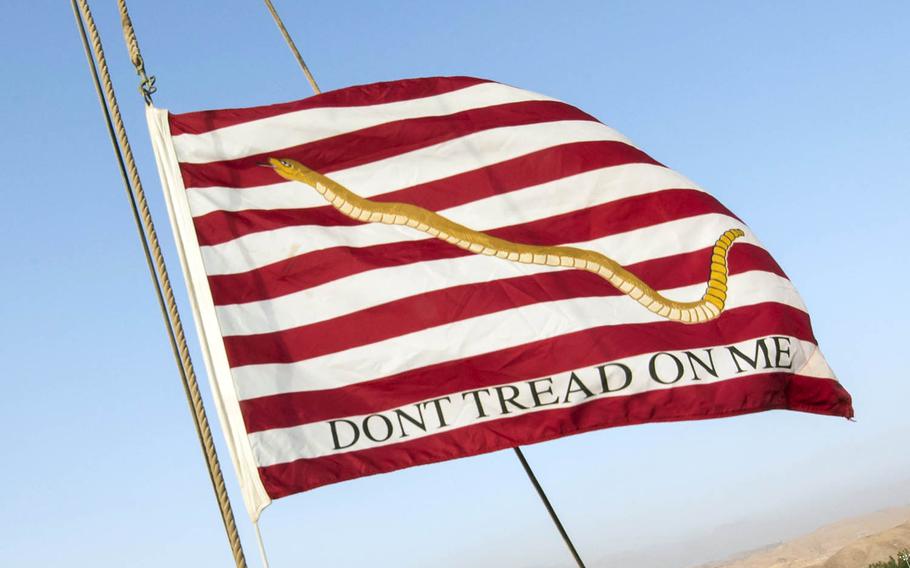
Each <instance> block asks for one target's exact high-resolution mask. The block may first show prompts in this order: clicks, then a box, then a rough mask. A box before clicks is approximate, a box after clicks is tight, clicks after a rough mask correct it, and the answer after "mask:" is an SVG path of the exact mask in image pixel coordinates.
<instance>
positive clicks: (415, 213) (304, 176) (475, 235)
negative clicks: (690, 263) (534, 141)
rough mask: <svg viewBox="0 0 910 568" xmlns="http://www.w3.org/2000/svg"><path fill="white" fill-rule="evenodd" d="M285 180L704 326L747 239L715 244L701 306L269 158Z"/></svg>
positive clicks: (585, 260)
mask: <svg viewBox="0 0 910 568" xmlns="http://www.w3.org/2000/svg"><path fill="white" fill-rule="evenodd" d="M269 164H270V165H271V166H272V167H273V168H274V169H275V171H276V172H277V173H278V175H280V176H281V177H283V178H285V179H287V180H289V181H299V182H303V183H305V184H306V185H308V186H310V187H312V188H313V189H315V190H316V191H318V192H319V194H320V195H322V197H323V198H325V200H326V201H328V202H329V203H330V204H331V205H332V206H333V207H334V208H335V209H337V210H338V211H340V212H341V213H343V214H344V215H346V216H348V217H350V218H351V219H354V220H356V221H363V222H367V223H383V224H386V225H407V226H408V227H413V228H414V229H417V230H418V231H422V232H424V233H427V234H428V235H431V236H433V237H436V238H437V239H441V240H443V241H445V242H447V243H451V244H453V245H455V246H457V247H459V248H462V249H465V250H467V251H470V252H473V253H476V254H484V255H488V256H496V257H499V258H503V259H507V260H511V261H515V262H521V263H525V264H538V265H546V266H562V267H567V268H577V269H580V270H587V271H588V272H593V273H594V274H597V275H598V276H600V277H601V278H603V279H604V280H606V281H607V282H609V283H610V284H612V285H613V286H614V287H615V288H616V289H617V290H619V291H620V292H622V293H623V294H626V295H627V296H629V297H630V298H632V299H633V300H635V301H637V302H638V303H639V304H641V305H642V306H644V307H646V308H648V309H649V310H651V311H652V312H654V313H655V314H657V315H659V316H661V317H665V318H667V319H669V320H672V321H678V322H683V323H701V322H706V321H710V320H712V319H714V318H716V317H717V316H719V315H720V313H721V312H722V311H723V310H724V302H726V299H727V252H728V251H729V250H730V247H731V246H732V245H733V241H735V240H736V239H737V238H739V237H742V236H744V234H745V233H743V231H742V230H740V229H730V230H728V231H725V232H724V233H723V234H722V235H721V236H720V238H718V239H717V241H716V242H715V243H714V250H713V251H712V255H711V268H710V276H709V280H708V284H707V289H706V290H705V293H704V295H703V296H702V297H701V299H700V300H698V301H696V302H676V301H674V300H670V299H669V298H666V297H664V296H662V295H661V294H660V293H659V292H657V291H656V290H654V289H653V288H651V287H650V286H648V285H647V284H645V283H644V282H642V280H641V279H640V278H638V277H637V276H635V275H634V274H632V273H631V272H629V271H628V270H626V269H625V268H623V267H622V266H621V265H620V264H619V263H617V262H616V261H614V260H612V259H610V258H608V257H607V256H605V255H603V254H600V253H599V252H595V251H592V250H584V249H579V248H575V247H564V246H553V247H549V246H537V245H526V244H520V243H513V242H510V241H507V240H504V239H498V238H496V237H491V236H490V235H487V234H486V233H482V232H480V231H475V230H473V229H469V228H468V227H465V226H464V225H459V224H458V223H455V222H454V221H451V220H449V219H446V218H445V217H443V216H442V215H439V214H438V213H434V212H433V211H429V210H427V209H424V208H423V207H418V206H416V205H410V204H408V203H394V202H377V201H371V200H369V199H366V198H363V197H360V196H359V195H357V194H355V193H354V192H352V191H351V190H349V189H348V188H346V187H344V186H342V185H341V184H339V183H337V182H335V181H333V180H331V179H329V178H328V177H326V176H324V175H322V174H320V173H319V172H316V171H313V170H311V169H310V168H308V167H306V166H304V165H303V164H301V163H300V162H297V161H295V160H291V159H287V158H269Z"/></svg>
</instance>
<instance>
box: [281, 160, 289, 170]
mask: <svg viewBox="0 0 910 568" xmlns="http://www.w3.org/2000/svg"><path fill="white" fill-rule="evenodd" d="M278 163H279V164H281V165H282V166H284V167H286V168H290V167H291V163H290V162H289V161H287V160H278Z"/></svg>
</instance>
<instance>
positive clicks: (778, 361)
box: [771, 335, 793, 369]
mask: <svg viewBox="0 0 910 568" xmlns="http://www.w3.org/2000/svg"><path fill="white" fill-rule="evenodd" d="M771 340H772V341H774V349H775V350H776V352H777V353H775V355H774V366H775V367H777V368H778V369H792V368H793V358H792V357H790V338H789V337H783V336H781V335H775V336H774V337H772V338H771ZM782 341H786V342H787V348H786V349H784V347H783V346H782V345H781V342H782ZM781 355H786V356H787V357H790V361H789V362H788V363H787V364H786V365H784V364H783V360H782V359H783V358H782V357H781Z"/></svg>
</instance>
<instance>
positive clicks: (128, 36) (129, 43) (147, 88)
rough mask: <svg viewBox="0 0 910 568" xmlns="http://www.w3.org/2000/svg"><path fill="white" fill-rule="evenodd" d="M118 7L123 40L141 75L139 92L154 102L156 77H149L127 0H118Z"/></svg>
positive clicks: (131, 59)
mask: <svg viewBox="0 0 910 568" xmlns="http://www.w3.org/2000/svg"><path fill="white" fill-rule="evenodd" d="M117 7H118V8H119V9H120V27H121V28H123V41H125V42H126V49H127V51H129V54H130V61H132V62H133V67H135V68H136V74H137V75H139V78H140V79H141V81H140V82H139V92H140V93H142V98H143V99H145V104H147V105H150V104H152V94H154V93H155V91H157V90H158V87H156V86H155V77H149V76H148V75H147V74H146V72H145V61H144V60H143V59H142V53H141V52H140V51H139V40H137V39H136V32H135V31H134V30H133V21H132V20H131V19H130V13H129V12H128V11H127V9H126V0H117Z"/></svg>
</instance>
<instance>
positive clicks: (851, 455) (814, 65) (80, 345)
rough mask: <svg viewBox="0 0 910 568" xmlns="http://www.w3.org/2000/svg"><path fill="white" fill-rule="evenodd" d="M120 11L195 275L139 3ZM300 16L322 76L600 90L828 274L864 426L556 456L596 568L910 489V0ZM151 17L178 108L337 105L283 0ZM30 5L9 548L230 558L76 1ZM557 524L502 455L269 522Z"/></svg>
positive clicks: (7, 451) (545, 530) (402, 555)
mask: <svg viewBox="0 0 910 568" xmlns="http://www.w3.org/2000/svg"><path fill="white" fill-rule="evenodd" d="M93 4H94V9H95V17H96V19H97V21H98V23H99V26H100V27H101V31H102V34H103V36H104V40H105V42H106V43H105V47H106V50H107V53H108V57H109V60H110V65H111V68H112V72H113V74H114V78H115V81H116V86H117V88H118V92H119V96H120V99H121V106H122V107H123V110H124V112H125V119H126V121H127V128H128V130H129V133H130V135H131V139H132V142H133V146H134V150H135V152H136V154H137V157H138V159H139V163H140V171H141V174H142V176H143V180H144V183H145V186H146V189H147V191H148V193H149V197H150V201H151V205H152V209H153V213H154V214H155V215H156V218H157V220H158V225H159V229H160V233H161V236H162V238H163V240H164V241H165V244H166V253H167V254H168V258H169V260H170V261H171V262H170V264H171V270H172V276H173V279H174V280H175V282H177V283H178V284H180V283H181V281H182V279H181V277H180V274H179V266H178V263H177V262H176V255H175V254H174V250H173V247H172V244H171V239H170V231H169V228H168V227H167V220H166V215H165V211H164V205H163V200H162V197H161V193H160V186H159V184H158V180H157V174H156V171H155V167H154V162H153V158H152V154H151V148H150V145H149V142H148V136H147V133H146V131H145V124H144V118H143V106H142V102H141V99H140V97H139V96H138V94H137V93H136V80H135V77H134V74H133V70H132V68H131V67H130V64H129V61H128V59H127V57H126V53H125V50H124V47H123V42H122V39H121V37H120V31H119V22H118V17H117V14H116V10H115V8H114V3H113V2H105V3H102V2H97V1H96V2H94V3H93ZM277 7H278V9H279V10H280V11H281V12H282V15H283V16H284V18H285V20H286V23H287V25H288V28H289V30H290V31H291V33H292V34H293V35H294V36H295V38H296V39H297V41H298V44H299V46H300V48H301V50H302V51H303V53H304V56H305V57H306V58H307V61H308V63H309V64H310V66H311V68H312V70H313V72H314V73H315V75H316V77H317V79H318V80H319V82H320V85H321V86H322V87H323V89H324V90H329V89H333V88H340V87H344V86H348V85H352V84H358V83H367V82H373V81H379V80H392V79H397V78H402V77H415V76H428V75H448V74H466V75H476V76H481V77H487V78H491V79H496V80H499V81H503V82H507V83H510V84H513V85H516V86H520V87H523V88H526V89H530V90H533V91H538V92H542V93H545V94H548V95H551V96H554V97H558V98H561V99H563V100H565V101H568V102H570V103H572V104H575V105H577V106H579V107H581V108H583V109H585V110H586V111H588V112H590V113H592V114H594V115H595V116H597V117H598V118H600V119H601V120H603V121H604V122H606V123H607V124H609V125H611V126H613V127H615V128H617V129H618V130H620V131H621V132H623V133H624V134H626V135H627V136H629V137H630V138H631V139H632V140H634V141H635V142H636V143H637V144H638V145H640V146H641V147H643V148H644V149H646V150H647V151H648V152H649V153H651V154H652V155H653V156H654V157H655V158H657V159H658V160H660V161H662V162H664V163H666V164H668V165H669V166H671V167H673V168H675V169H678V170H680V171H681V172H683V173H684V174H685V175H687V176H689V177H690V178H692V179H694V180H696V181H697V182H698V183H699V184H701V185H702V186H703V187H705V188H707V189H708V190H709V191H711V192H712V193H713V194H714V195H716V196H717V197H719V198H720V200H721V201H723V202H724V203H725V204H726V205H727V206H728V207H730V208H731V209H732V210H733V211H734V212H736V213H737V214H738V215H740V216H741V217H742V218H743V219H744V220H745V221H746V222H747V223H749V224H750V226H751V227H752V228H753V229H754V230H755V232H756V233H757V234H758V235H759V237H760V238H761V239H762V240H763V242H764V244H765V245H766V246H767V247H768V248H769V249H770V250H771V251H772V253H773V254H774V255H775V256H776V258H777V259H778V261H779V262H780V264H781V265H782V266H783V268H784V270H785V271H787V273H788V275H789V276H790V277H791V279H792V280H793V281H794V282H795V283H796V285H797V287H798V288H799V289H800V291H801V293H802V295H803V297H804V299H805V301H806V303H807V304H808V306H809V307H810V310H811V313H812V315H813V322H814V325H815V331H816V335H817V337H818V339H819V341H820V344H821V346H822V349H823V350H824V351H825V353H826V355H827V357H828V360H829V362H830V363H831V365H832V367H833V368H834V369H835V371H836V372H837V373H838V375H839V377H840V379H841V381H842V382H843V383H844V385H845V386H846V387H847V388H848V389H849V390H850V392H851V393H852V394H853V396H854V399H855V407H856V415H857V421H856V422H855V423H850V422H847V421H845V420H841V419H834V418H828V417H821V416H814V415H808V414H800V413H788V412H779V411H778V412H770V413H763V414H757V415H751V416H744V417H739V418H732V419H724V420H714V421H704V422H689V423H677V424H659V425H648V426H635V427H630V428H620V429H612V430H603V431H599V432H595V433H589V434H585V435H581V436H575V437H571V438H565V439H562V440H558V441H555V442H549V443H546V444H541V445H536V446H532V447H529V448H527V449H526V455H527V457H528V459H529V461H530V462H531V464H532V465H533V466H534V467H535V469H536V470H537V472H538V475H539V477H540V480H541V482H542V483H543V484H544V486H545V487H546V489H547V490H548V492H549V493H550V496H551V498H552V500H553V502H554V504H555V506H556V507H557V509H558V511H559V512H560V514H561V516H562V517H563V520H564V522H565V524H566V526H567V528H568V530H569V531H570V532H571V533H572V534H573V536H574V537H575V539H576V544H577V546H578V548H579V550H580V552H581V553H582V555H583V556H584V557H585V558H586V559H587V560H588V564H589V566H592V567H593V566H599V565H604V566H606V565H607V562H608V561H609V560H612V561H613V565H616V563H617V562H622V563H624V565H630V566H645V567H647V566H650V565H652V564H650V563H651V562H654V563H656V562H658V560H655V558H654V557H655V555H657V556H660V555H661V554H663V555H666V556H669V558H671V560H670V563H671V565H679V566H684V565H686V564H687V563H691V562H696V561H702V560H708V559H710V558H711V557H713V556H722V555H724V554H726V553H728V552H733V551H735V550H737V549H738V548H745V547H750V546H759V545H762V544H764V543H766V542H770V541H773V540H777V539H779V538H784V537H786V536H788V535H791V534H793V533H795V532H798V531H803V530H807V529H809V528H811V527H813V526H815V525H818V524H821V523H824V522H827V521H830V520H834V519H836V518H838V517H840V516H843V515H848V514H854V513H858V512H862V511H867V510H873V509H877V508H881V507H884V506H887V505H900V504H905V503H907V502H908V501H910V452H907V450H906V445H907V444H906V437H907V431H908V427H910V412H908V411H907V401H908V400H910V376H908V373H907V363H906V357H907V343H908V339H910V333H908V332H907V327H906V323H905V321H906V306H905V305H904V302H905V301H906V300H905V299H906V292H905V288H906V282H907V281H908V280H910V271H908V268H907V253H906V250H905V248H906V243H907V237H906V232H905V230H904V229H905V227H906V225H907V222H906V220H905V217H906V212H907V208H908V205H910V197H908V195H910V181H908V179H910V178H908V176H907V174H906V170H907V164H908V155H910V141H908V139H910V109H908V106H907V93H908V91H910V47H908V44H907V42H906V38H905V33H906V25H907V21H908V18H910V4H907V3H905V2H898V1H894V2H887V1H883V2H875V3H863V4H858V3H854V2H832V1H825V2H822V1H806V2H799V3H793V2H784V1H769V2H760V3H759V2H754V3H723V4H722V3H718V2H686V3H682V2H669V1H667V2H632V1H625V2H615V1H610V2H593V1H592V2H581V1H562V2H521V3H519V2H506V1H486V2H470V1H469V2H458V3H454V2H452V3H441V2H439V3H429V2H416V1H412V2H408V1H398V0H390V1H387V2H382V3H378V2H376V3H368V2H359V3H357V2H332V3H330V2H287V1H279V2H277ZM131 8H132V15H133V20H134V23H135V25H136V27H137V32H138V34H139V39H140V41H141V43H142V48H143V53H144V55H145V58H146V62H147V66H148V69H149V72H150V73H152V74H154V75H156V76H157V77H158V84H159V88H160V91H159V93H158V95H157V96H156V99H155V100H156V104H157V105H158V106H160V107H164V108H169V109H171V110H174V111H178V112H185V111H190V110H198V109H201V108H217V107H223V106H233V107H236V106H251V105H258V104H265V103H271V102H278V101H285V100H291V99H296V98H302V97H305V96H308V95H309V94H310V91H309V87H308V85H307V83H306V82H305V80H304V78H303V76H302V75H301V73H300V72H299V70H298V69H297V68H296V66H295V63H294V61H293V59H292V58H291V56H290V54H289V53H288V51H287V48H286V47H285V46H284V44H283V41H282V39H281V37H280V35H279V34H278V32H277V30H276V29H275V26H274V24H273V23H272V21H271V20H270V18H269V16H268V13H267V11H266V9H265V7H264V6H263V5H262V4H261V3H260V2H255V1H247V2H238V1H229V2H218V3H216V2H177V1H173V0H168V1H159V2H154V3H152V2H138V1H134V2H133V3H132V6H131ZM4 19H5V21H4V25H3V27H2V29H3V33H2V34H0V70H2V77H3V79H2V89H0V102H2V105H0V113H2V121H0V124H2V127H3V135H2V136H0V155H2V156H3V163H2V169H0V183H2V196H3V201H2V203H3V206H2V213H3V215H2V217H3V222H2V223H0V239H2V240H0V242H2V243H3V246H2V247H0V250H2V266H3V270H2V279H0V287H2V288H0V289H2V291H3V302H2V304H0V305H2V311H0V315H2V318H3V321H4V324H5V325H3V326H2V328H0V334H2V336H0V350H2V351H0V355H2V361H3V373H2V377H0V380H2V384H3V390H2V392H3V395H2V396H0V421H2V425H0V444H2V448H3V458H2V464H3V467H2V468H0V487H2V489H0V503H2V506H0V534H2V535H3V537H2V538H0V564H2V565H4V566H16V567H18V566H57V565H67V566H92V567H102V566H112V567H113V566H117V567H120V566H131V567H142V566H161V565H168V566H222V565H224V566H227V565H230V562H231V561H230V557H229V554H228V548H227V545H226V542H225V538H224V535H223V531H222V528H221V526H220V520H219V518H218V513H217V509H216V507H215V504H214V500H213V498H212V495H211V489H210V487H209V481H208V478H207V475H206V473H205V470H204V466H203V461H202V458H201V455H200V454H199V451H198V443H197V441H196V438H195V434H194V432H193V429H192V425H191V422H190V418H189V414H188V411H187V408H186V404H185V402H184V399H183V393H182V390H181V387H180V384H179V381H178V377H177V373H176V370H175V367H174V363H173V361H172V359H171V357H170V352H169V348H168V345H167V343H166V341H165V337H164V334H163V330H162V325H161V321H160V316H159V314H158V311H157V306H156V303H155V300H154V297H153V295H152V291H151V286H150V283H149V279H148V275H147V272H146V268H145V265H144V260H143V258H142V255H141V252H140V249H139V246H138V242H137V239H136V236H135V229H134V228H133V226H132V219H131V218H130V214H129V210H128V207H127V202H126V199H125V197H124V195H123V189H122V186H121V185H120V180H119V177H118V172H117V170H116V167H115V163H114V161H113V155H112V152H111V148H110V145H109V143H108V141H107V138H106V132H105V130H104V126H103V123H102V121H101V116H100V111H99V108H98V104H97V102H96V100H95V94H94V92H93V90H92V88H91V85H90V83H89V79H88V73H87V70H86V65H85V60H84V56H83V54H82V50H81V47H80V45H79V41H78V36H77V34H76V29H75V26H74V22H73V18H72V14H71V12H70V10H69V7H68V6H67V5H66V3H63V2H47V1H44V2H35V3H31V4H29V6H28V7H27V8H26V7H24V4H22V5H20V6H17V7H13V8H8V9H7V10H6V12H5V16H4ZM178 294H179V300H180V302H181V303H182V305H183V306H184V317H185V318H187V319H188V318H189V317H190V314H189V310H188V309H187V308H188V306H187V303H186V301H185V294H184V291H183V289H182V286H181V287H180V289H179V290H178ZM190 331H191V329H190ZM191 339H192V342H193V350H194V355H195V359H196V362H197V365H198V366H199V371H200V374H202V365H201V363H202V360H201V357H200V356H199V353H198V349H197V345H196V342H195V336H193V337H191ZM203 389H204V391H205V392H206V396H208V387H207V385H203ZM207 400H208V398H207ZM212 418H213V420H214V416H213V417H212ZM216 434H217V435H218V436H219V440H218V443H219V444H221V440H220V431H219V432H216ZM220 447H221V449H222V459H223V461H224V462H226V463H227V462H228V461H229V460H228V458H227V454H226V453H225V452H224V448H223V445H221V446H220ZM226 475H227V476H228V480H229V483H230V487H229V489H230V491H231V493H232V495H233V496H234V497H235V498H236V505H237V507H238V511H237V512H238V523H239V524H240V527H241V532H242V537H243V539H244V542H245V544H246V548H247V553H248V556H249V557H250V563H251V565H257V564H258V559H257V558H256V556H257V555H256V546H255V541H254V540H253V539H252V528H251V525H250V524H249V522H248V520H247V519H246V517H245V514H244V512H243V510H242V504H241V502H240V499H239V493H238V492H237V490H236V489H237V487H236V483H235V481H234V477H233V472H232V471H230V469H229V468H228V470H227V471H226ZM549 523H550V521H549V519H548V517H547V516H546V513H545V512H544V510H543V509H542V507H541V506H540V504H539V502H538V501H537V497H536V495H535V494H534V493H533V490H532V488H531V487H530V485H529V484H528V482H527V480H526V479H525V478H524V476H523V473H522V471H521V468H520V466H519V464H518V463H517V461H516V460H515V458H514V456H513V455H512V454H511V453H510V452H500V453H496V454H490V455H485V456H480V457H475V458H469V459H464V460H459V461H454V462H448V463H443V464H437V465H432V466H426V467H420V468H414V469H410V470H406V471H402V472H398V473H394V474H389V475H384V476H376V477H371V478H366V479H361V480H355V481H352V482H347V483H342V484H338V485H334V486H329V487H325V488H321V489H318V490H315V491H312V492H309V493H305V494H301V495H297V496H294V497H291V498H288V499H285V500H282V501H279V502H277V503H275V504H273V505H272V507H271V508H270V509H268V510H267V511H266V512H265V514H264V516H263V519H262V529H263V533H264V536H265V539H266V544H267V546H268V549H269V552H270V555H271V559H272V565H273V566H275V567H282V566H339V567H342V566H377V567H381V566H405V567H411V566H413V567H420V566H428V565H433V566H440V567H455V566H490V567H493V566H528V567H535V568H538V567H539V568H543V567H550V566H567V565H569V562H570V560H569V557H568V556H567V554H566V552H565V551H564V549H563V545H562V543H561V541H560V540H559V537H558V536H557V535H556V533H555V532H554V531H553V529H552V527H551V525H550V524H549ZM642 550H645V551H647V553H643V552H641V551H642ZM620 559H622V560H620Z"/></svg>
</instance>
